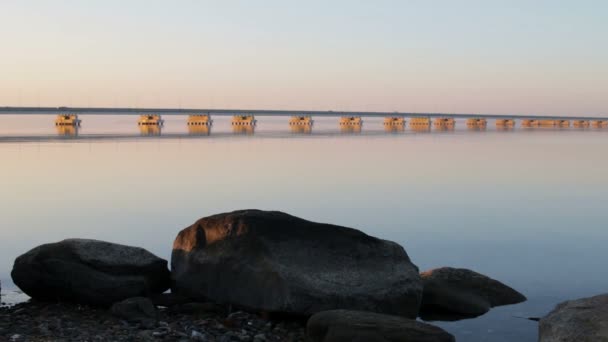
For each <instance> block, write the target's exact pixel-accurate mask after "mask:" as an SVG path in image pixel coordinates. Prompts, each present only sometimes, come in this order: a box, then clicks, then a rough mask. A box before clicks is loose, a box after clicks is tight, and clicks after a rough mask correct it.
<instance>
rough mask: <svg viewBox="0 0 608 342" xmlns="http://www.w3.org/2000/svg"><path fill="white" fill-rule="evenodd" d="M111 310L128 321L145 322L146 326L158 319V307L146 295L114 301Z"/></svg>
mask: <svg viewBox="0 0 608 342" xmlns="http://www.w3.org/2000/svg"><path fill="white" fill-rule="evenodd" d="M110 312H112V314H113V315H114V316H116V317H120V318H122V319H124V320H126V321H128V322H135V323H144V325H145V326H152V325H154V323H155V322H156V320H157V319H158V314H157V312H156V307H154V304H152V301H151V300H150V299H148V298H145V297H133V298H128V299H125V300H123V301H121V302H118V303H114V304H112V307H111V308H110Z"/></svg>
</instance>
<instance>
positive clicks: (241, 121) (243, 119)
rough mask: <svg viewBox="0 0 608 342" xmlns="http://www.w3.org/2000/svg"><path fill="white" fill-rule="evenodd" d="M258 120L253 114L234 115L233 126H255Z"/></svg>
mask: <svg viewBox="0 0 608 342" xmlns="http://www.w3.org/2000/svg"><path fill="white" fill-rule="evenodd" d="M256 123H257V120H256V119H255V117H254V116H253V115H234V116H233V117H232V126H255V125H256Z"/></svg>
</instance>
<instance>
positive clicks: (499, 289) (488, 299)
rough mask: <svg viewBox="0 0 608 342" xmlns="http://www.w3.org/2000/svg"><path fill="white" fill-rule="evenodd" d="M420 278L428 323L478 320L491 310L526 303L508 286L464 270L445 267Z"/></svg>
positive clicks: (422, 274)
mask: <svg viewBox="0 0 608 342" xmlns="http://www.w3.org/2000/svg"><path fill="white" fill-rule="evenodd" d="M420 275H421V277H422V284H423V286H424V291H423V296H422V306H421V308H420V317H421V318H422V319H425V320H435V319H438V320H453V319H457V318H464V317H475V316H479V315H482V314H484V313H486V312H488V311H489V310H490V308H492V307H495V306H500V305H508V304H516V303H521V302H523V301H525V300H526V297H524V295H522V294H521V293H519V292H517V291H515V290H513V289H512V288H510V287H509V286H507V285H505V284H503V283H501V282H499V281H497V280H494V279H492V278H489V277H487V276H485V275H483V274H479V273H477V272H474V271H471V270H467V269H463V268H452V267H442V268H437V269H433V270H429V271H426V272H423V273H421V274H420Z"/></svg>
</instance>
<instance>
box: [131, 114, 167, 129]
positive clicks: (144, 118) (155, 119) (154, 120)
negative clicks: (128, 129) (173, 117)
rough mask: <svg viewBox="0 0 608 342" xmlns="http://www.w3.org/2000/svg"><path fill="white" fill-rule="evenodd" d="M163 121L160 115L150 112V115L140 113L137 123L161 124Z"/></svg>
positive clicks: (141, 124) (145, 124)
mask: <svg viewBox="0 0 608 342" xmlns="http://www.w3.org/2000/svg"><path fill="white" fill-rule="evenodd" d="M164 122H165V121H164V120H163V119H162V118H161V116H160V115H157V114H151V115H140V116H139V120H138V121H137V125H139V126H162V125H163V123H164Z"/></svg>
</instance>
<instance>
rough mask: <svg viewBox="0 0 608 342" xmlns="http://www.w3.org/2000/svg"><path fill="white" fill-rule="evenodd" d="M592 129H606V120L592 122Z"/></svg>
mask: <svg viewBox="0 0 608 342" xmlns="http://www.w3.org/2000/svg"><path fill="white" fill-rule="evenodd" d="M593 127H595V128H608V120H593Z"/></svg>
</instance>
